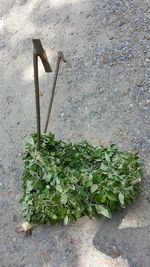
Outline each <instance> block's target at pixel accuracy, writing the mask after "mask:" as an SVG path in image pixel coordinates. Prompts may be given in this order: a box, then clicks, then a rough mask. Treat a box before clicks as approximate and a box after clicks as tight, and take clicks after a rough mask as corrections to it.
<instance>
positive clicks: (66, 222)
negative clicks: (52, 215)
mask: <svg viewBox="0 0 150 267" xmlns="http://www.w3.org/2000/svg"><path fill="white" fill-rule="evenodd" d="M68 221H69V219H68V215H66V216H65V218H64V225H67V224H68Z"/></svg>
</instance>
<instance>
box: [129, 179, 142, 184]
mask: <svg viewBox="0 0 150 267" xmlns="http://www.w3.org/2000/svg"><path fill="white" fill-rule="evenodd" d="M141 181H142V180H141V178H137V179H136V180H133V181H131V182H130V184H131V185H135V184H139V183H141Z"/></svg>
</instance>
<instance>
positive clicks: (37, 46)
mask: <svg viewBox="0 0 150 267" xmlns="http://www.w3.org/2000/svg"><path fill="white" fill-rule="evenodd" d="M32 42H33V46H34V53H35V54H37V56H39V57H40V59H41V61H42V63H43V66H44V69H45V72H52V69H51V66H50V64H49V62H48V58H47V55H46V52H45V50H44V48H43V46H42V43H41V40H40V39H33V40H32Z"/></svg>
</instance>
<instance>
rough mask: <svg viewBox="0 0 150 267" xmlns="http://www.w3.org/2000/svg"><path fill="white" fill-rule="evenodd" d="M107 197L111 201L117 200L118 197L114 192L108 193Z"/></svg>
mask: <svg viewBox="0 0 150 267" xmlns="http://www.w3.org/2000/svg"><path fill="white" fill-rule="evenodd" d="M107 197H108V199H109V200H111V201H117V197H116V196H115V195H114V194H113V193H107Z"/></svg>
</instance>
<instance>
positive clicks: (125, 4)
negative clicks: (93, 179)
mask: <svg viewBox="0 0 150 267" xmlns="http://www.w3.org/2000/svg"><path fill="white" fill-rule="evenodd" d="M0 28H1V31H0V32H1V33H0V34H1V38H0V40H1V43H0V58H1V64H0V73H1V82H0V99H1V105H0V218H1V219H0V242H1V244H0V266H1V267H11V266H12V267H23V266H24V267H41V266H43V267H46V266H49V267H111V266H115V267H129V266H130V267H149V266H150V228H149V224H150V204H149V202H150V180H149V178H150V158H149V155H150V154H149V152H150V126H149V118H150V95H149V94H150V2H149V0H132V1H131V0H128V1H126V0H111V1H109V0H102V1H100V0H91V1H90V0H72V1H71V0H45V1H40V0H30V1H29V0H20V1H19V0H15V1H14V0H9V1H6V0H0ZM32 38H41V39H42V41H43V44H44V47H45V48H46V51H47V54H48V57H49V60H50V62H51V65H52V69H54V68H55V61H56V55H57V51H58V50H63V51H64V54H65V56H66V57H67V58H68V60H69V61H70V62H71V64H72V68H70V67H69V66H67V65H65V64H63V63H62V65H61V71H60V75H59V80H58V84H57V91H56V95H55V100H54V106H53V111H52V117H51V122H50V127H49V129H51V130H52V131H53V132H55V133H56V137H57V138H62V139H64V140H72V141H74V140H78V139H82V138H84V139H87V140H88V141H90V142H91V143H92V144H94V145H99V144H101V143H103V144H108V143H116V144H117V145H118V146H119V147H120V148H121V149H137V150H138V151H139V153H140V157H141V158H142V161H143V170H144V171H143V192H142V194H141V196H140V197H139V199H138V200H137V201H135V203H134V204H133V205H131V206H130V207H128V209H127V210H124V211H122V212H120V213H119V214H117V215H114V217H113V219H112V220H111V221H108V220H106V219H104V218H100V217H99V218H96V219H94V220H93V221H91V220H89V219H88V218H86V217H85V218H82V219H81V220H79V221H77V222H75V223H73V224H72V225H69V226H67V227H62V226H48V225H47V226H40V227H37V228H36V229H35V230H34V231H33V235H32V236H31V237H29V238H26V237H25V236H24V235H18V234H17V233H16V232H15V227H16V226H17V225H18V224H20V222H22V214H21V208H20V205H19V204H18V200H19V198H20V195H21V187H20V175H21V167H22V160H21V157H22V152H23V144H24V142H25V141H26V138H27V136H28V135H29V133H31V132H32V131H33V130H35V103H34V87H33V70H32V42H31V39H32ZM53 74H54V73H53ZM53 74H46V73H44V70H43V68H42V65H40V87H41V95H42V94H43V96H41V105H42V122H44V118H45V114H46V110H47V106H48V97H49V93H50V88H51V83H52V78H53Z"/></svg>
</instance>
